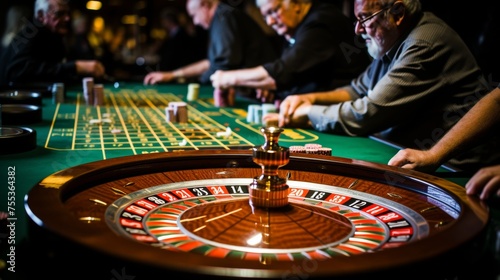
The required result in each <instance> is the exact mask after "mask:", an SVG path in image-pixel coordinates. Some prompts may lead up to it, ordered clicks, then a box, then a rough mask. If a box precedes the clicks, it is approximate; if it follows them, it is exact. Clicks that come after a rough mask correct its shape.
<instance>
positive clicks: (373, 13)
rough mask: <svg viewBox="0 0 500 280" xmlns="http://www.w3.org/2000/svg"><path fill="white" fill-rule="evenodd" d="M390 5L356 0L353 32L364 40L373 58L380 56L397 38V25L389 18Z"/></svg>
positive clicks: (372, 0) (369, 0) (368, 0)
mask: <svg viewBox="0 0 500 280" xmlns="http://www.w3.org/2000/svg"><path fill="white" fill-rule="evenodd" d="M389 10H390V7H385V6H381V5H380V4H379V3H378V1H377V0H356V1H355V3H354V15H355V16H356V18H357V19H358V22H357V24H356V26H355V32H356V34H358V35H361V37H362V38H363V39H364V40H365V43H366V46H367V48H368V53H369V54H370V55H371V56H372V57H373V58H380V57H382V56H383V55H384V54H385V53H386V52H387V51H389V50H390V48H391V47H392V45H393V44H394V42H395V41H396V40H397V37H398V36H399V35H398V30H397V25H395V24H394V22H393V21H391V20H389V18H388V17H389Z"/></svg>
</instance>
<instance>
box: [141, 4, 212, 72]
mask: <svg viewBox="0 0 500 280" xmlns="http://www.w3.org/2000/svg"><path fill="white" fill-rule="evenodd" d="M185 17H187V15H185ZM183 18H184V13H181V11H179V10H177V9H176V8H174V7H167V8H164V9H163V10H162V11H161V13H160V24H161V27H162V28H163V29H164V30H165V31H166V32H167V36H166V37H165V38H164V39H162V40H159V41H158V42H156V43H155V44H153V45H152V46H151V50H150V52H151V53H152V54H154V55H156V56H158V58H159V61H158V64H157V68H156V70H158V71H172V70H175V69H177V68H179V67H182V66H184V65H188V64H190V63H193V62H197V61H199V60H201V59H204V58H205V57H206V42H202V40H201V38H202V37H203V36H200V34H198V32H199V31H200V30H197V29H195V28H192V29H193V30H190V29H189V27H188V26H187V24H186V23H183V22H182V20H183ZM202 31H203V32H206V31H205V30H202ZM203 35H205V34H204V33H203ZM198 37H199V38H198Z"/></svg>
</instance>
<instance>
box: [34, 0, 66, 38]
mask: <svg viewBox="0 0 500 280" xmlns="http://www.w3.org/2000/svg"><path fill="white" fill-rule="evenodd" d="M49 3H50V5H49V10H48V11H47V12H46V13H43V12H41V11H37V18H38V20H39V21H40V22H41V23H42V24H43V25H44V26H45V27H47V28H48V29H50V30H51V31H52V32H54V33H57V34H61V35H65V34H67V33H68V31H69V23H70V20H71V18H70V11H69V5H68V3H67V0H50V1H49Z"/></svg>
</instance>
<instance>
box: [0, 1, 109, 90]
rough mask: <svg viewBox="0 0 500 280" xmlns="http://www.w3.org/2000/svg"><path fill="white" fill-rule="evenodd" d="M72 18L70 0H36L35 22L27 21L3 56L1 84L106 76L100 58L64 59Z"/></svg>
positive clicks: (0, 75) (1, 61) (0, 71)
mask: <svg viewBox="0 0 500 280" xmlns="http://www.w3.org/2000/svg"><path fill="white" fill-rule="evenodd" d="M70 19H71V18H70V9H69V5H68V1H67V0H36V1H35V10H34V20H33V22H30V23H29V24H28V23H27V24H25V27H24V28H23V29H22V30H21V31H20V32H19V33H17V35H16V36H15V37H14V38H13V39H12V41H11V43H10V45H9V46H8V47H7V48H6V50H5V52H4V53H3V56H2V57H1V58H0V85H12V84H14V85H18V84H21V83H22V84H23V85H26V84H30V83H40V82H42V83H45V82H72V81H76V80H74V78H76V77H78V76H83V75H85V76H87V75H88V76H94V77H98V78H99V77H103V76H104V75H105V69H104V66H103V65H102V64H101V63H100V62H99V61H96V60H76V61H65V55H66V47H65V45H64V42H63V37H64V36H65V35H66V34H68V32H69V23H70Z"/></svg>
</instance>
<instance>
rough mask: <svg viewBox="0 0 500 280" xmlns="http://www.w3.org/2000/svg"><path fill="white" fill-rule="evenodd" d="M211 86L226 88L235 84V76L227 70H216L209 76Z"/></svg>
mask: <svg viewBox="0 0 500 280" xmlns="http://www.w3.org/2000/svg"><path fill="white" fill-rule="evenodd" d="M210 81H212V86H213V87H214V88H219V89H227V88H230V87H233V86H234V85H235V84H236V81H235V77H234V75H232V74H231V73H229V72H227V71H222V70H217V71H215V72H214V73H213V74H212V75H211V76H210Z"/></svg>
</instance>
